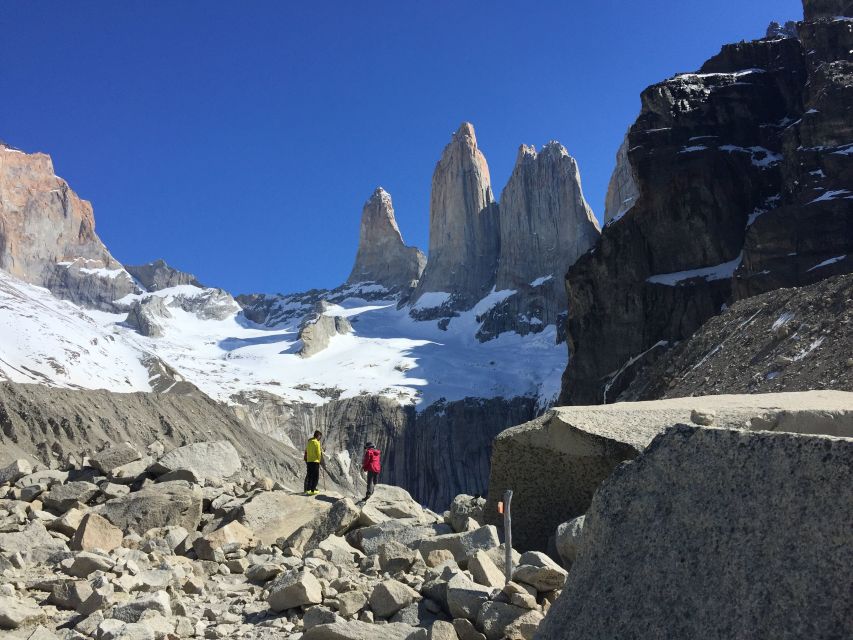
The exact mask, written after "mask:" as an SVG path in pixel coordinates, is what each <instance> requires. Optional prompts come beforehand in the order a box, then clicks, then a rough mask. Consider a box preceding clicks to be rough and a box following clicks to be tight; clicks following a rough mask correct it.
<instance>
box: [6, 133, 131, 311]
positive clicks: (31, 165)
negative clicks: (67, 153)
mask: <svg viewBox="0 0 853 640" xmlns="http://www.w3.org/2000/svg"><path fill="white" fill-rule="evenodd" d="M0 269H3V270H5V271H7V272H8V273H10V274H12V275H13V276H15V277H16V278H20V279H21V280H23V281H25V282H29V283H31V284H36V285H39V286H43V287H47V288H48V289H50V290H51V291H52V292H53V293H55V294H56V295H58V296H60V297H62V298H66V299H68V300H71V301H73V302H77V303H79V304H82V305H85V306H89V307H98V308H106V309H110V308H111V306H110V304H109V303H110V302H111V301H112V300H115V299H116V298H120V297H122V296H124V295H126V294H128V293H132V292H135V291H137V287H136V284H135V283H134V282H133V279H132V278H131V277H130V276H129V275H128V273H127V272H126V271H125V270H124V268H123V267H122V266H121V264H119V263H118V262H117V261H116V260H115V259H114V258H113V257H112V255H110V252H109V251H108V250H107V248H106V247H105V246H104V244H103V243H102V242H101V240H100V238H99V237H98V236H97V235H96V234H95V218H94V215H93V213H92V205H91V203H89V202H87V201H86V200H81V199H80V198H79V197H78V196H77V194H76V193H74V191H72V190H71V188H70V187H69V186H68V183H67V182H65V180H63V179H62V178H60V177H58V176H57V175H55V174H54V169H53V162H52V161H51V159H50V156H48V155H47V154H44V153H24V152H22V151H19V150H17V149H13V148H11V147H8V146H6V145H4V144H0Z"/></svg>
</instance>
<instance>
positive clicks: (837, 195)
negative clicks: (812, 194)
mask: <svg viewBox="0 0 853 640" xmlns="http://www.w3.org/2000/svg"><path fill="white" fill-rule="evenodd" d="M842 198H844V199H845V200H853V192H850V191H848V190H847V189H838V190H837V191H827V192H826V193H824V194H823V195H822V196H819V197H817V198H815V199H814V200H812V201H811V202H809V204H814V203H816V202H828V201H829V200H840V199H842Z"/></svg>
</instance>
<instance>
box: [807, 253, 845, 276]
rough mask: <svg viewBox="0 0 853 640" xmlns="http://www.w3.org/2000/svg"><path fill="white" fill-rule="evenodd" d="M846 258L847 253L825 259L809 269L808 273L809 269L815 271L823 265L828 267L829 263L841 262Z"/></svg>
mask: <svg viewBox="0 0 853 640" xmlns="http://www.w3.org/2000/svg"><path fill="white" fill-rule="evenodd" d="M846 258H847V254H844V255H843V256H835V257H834V258H829V259H828V260H824V261H823V262H820V263H818V264H816V265H815V266H813V267H812V268H811V269H807V270H806V273H808V272H809V271H814V270H815V269H820V268H821V267H828V266H829V265H831V264H835V263H836V262H841V261H842V260H845V259H846Z"/></svg>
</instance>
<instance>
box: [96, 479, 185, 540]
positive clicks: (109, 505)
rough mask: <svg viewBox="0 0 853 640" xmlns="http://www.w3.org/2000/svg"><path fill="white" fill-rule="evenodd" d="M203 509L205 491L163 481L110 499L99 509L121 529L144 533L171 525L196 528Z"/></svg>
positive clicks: (180, 483)
mask: <svg viewBox="0 0 853 640" xmlns="http://www.w3.org/2000/svg"><path fill="white" fill-rule="evenodd" d="M201 508H202V493H201V490H200V489H199V488H198V487H190V486H189V485H188V484H186V483H184V482H164V483H162V484H157V485H150V486H147V487H144V488H142V489H140V490H139V491H136V492H134V493H130V494H128V495H126V496H122V497H120V498H114V499H113V500H108V501H107V502H105V503H104V504H103V505H100V506H99V507H96V510H97V511H98V512H99V513H100V514H101V515H102V516H104V517H105V518H106V519H107V520H109V521H110V522H112V523H113V524H114V525H115V526H117V527H118V528H119V529H122V530H123V531H125V532H127V531H130V530H131V529H132V530H134V531H136V533H138V534H142V533H145V532H146V531H148V530H149V529H154V528H157V527H168V526H178V527H183V528H184V529H186V530H187V531H195V530H196V529H197V528H198V525H199V522H201Z"/></svg>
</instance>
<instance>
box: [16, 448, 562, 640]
mask: <svg viewBox="0 0 853 640" xmlns="http://www.w3.org/2000/svg"><path fill="white" fill-rule="evenodd" d="M164 449H165V447H163V446H162V444H161V445H160V446H159V447H158V446H156V445H154V446H149V447H148V448H147V450H145V451H139V450H137V449H136V448H135V447H134V446H133V445H132V444H130V443H118V444H114V445H111V446H109V447H107V448H105V449H103V450H101V451H99V452H97V453H94V454H92V455H90V456H88V457H86V458H84V459H83V460H82V461H80V462H79V463H78V464H77V465H76V466H67V465H66V467H65V468H63V469H62V470H59V469H48V468H46V467H44V466H42V465H39V464H32V463H31V462H30V461H29V460H27V459H17V460H14V461H12V462H11V463H9V464H7V465H6V466H4V467H2V468H0V576H2V580H1V581H0V583H2V584H0V636H2V637H4V638H7V637H8V638H21V639H28V640H50V639H60V638H61V639H65V640H72V639H73V640H77V639H81V640H82V639H83V638H95V639H96V640H131V639H137V640H166V639H168V640H175V639H178V638H191V637H195V638H257V639H261V638H270V639H272V638H293V639H298V638H304V639H305V640H363V639H368V638H377V637H386V638H400V639H406V640H409V639H418V640H428V639H429V638H436V639H437V638H442V639H459V638H461V639H468V638H472V639H474V638H476V639H483V638H486V639H488V640H500V639H501V638H513V639H518V640H522V639H525V640H531V639H532V638H533V634H534V633H535V631H536V629H537V628H538V626H539V624H540V623H541V621H542V619H543V617H544V614H545V613H546V612H547V610H548V608H549V607H550V606H551V603H552V602H554V601H555V600H556V599H557V598H558V597H559V593H560V589H561V587H562V585H563V583H564V581H565V579H566V575H567V572H566V570H565V569H564V568H562V567H561V566H559V564H558V563H556V562H555V561H554V560H552V559H551V558H549V557H548V556H546V555H545V554H542V553H539V552H528V553H523V554H519V553H518V552H515V551H513V552H512V556H513V565H514V566H513V570H512V572H511V575H510V577H511V578H512V579H511V580H507V576H506V573H507V572H506V566H505V562H506V550H505V548H504V547H503V546H502V545H501V541H500V538H499V535H498V530H497V529H496V528H495V527H494V526H491V525H484V524H483V507H484V502H485V501H484V500H483V499H482V498H475V497H472V496H467V495H460V496H457V497H456V498H455V499H454V501H453V504H452V505H451V507H450V510H449V511H448V512H446V513H445V514H443V515H438V514H436V513H434V512H432V511H429V510H428V509H425V508H423V507H421V506H420V505H419V504H418V503H417V502H416V501H415V500H413V499H412V498H411V496H410V495H409V494H408V493H407V492H406V491H404V490H403V489H400V488H398V487H392V486H387V485H379V486H378V487H377V489H376V492H375V494H374V495H373V496H372V497H371V499H370V500H369V501H368V502H366V503H358V504H357V503H355V502H353V500H352V499H351V498H349V497H344V496H342V495H340V494H335V493H329V494H321V495H318V496H305V495H300V494H296V493H293V492H291V491H288V490H286V489H285V488H284V486H283V485H281V484H280V483H278V482H276V481H274V480H272V479H271V478H270V477H267V476H264V475H263V474H261V473H258V472H257V469H253V470H252V471H251V472H250V470H249V468H248V465H246V464H243V461H241V459H240V456H239V454H238V453H237V450H236V449H235V448H234V446H233V445H231V444H230V443H229V442H224V441H218V442H198V443H193V444H189V445H185V446H182V447H179V448H177V449H174V450H171V451H168V452H164ZM217 469H219V472H218V473H217Z"/></svg>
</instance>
